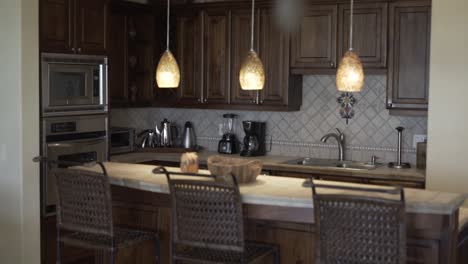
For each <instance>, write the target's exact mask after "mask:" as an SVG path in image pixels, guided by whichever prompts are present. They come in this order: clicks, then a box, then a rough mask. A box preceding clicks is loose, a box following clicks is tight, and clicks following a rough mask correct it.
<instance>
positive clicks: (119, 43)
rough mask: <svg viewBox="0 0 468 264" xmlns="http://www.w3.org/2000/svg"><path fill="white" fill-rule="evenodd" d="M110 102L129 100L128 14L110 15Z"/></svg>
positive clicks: (117, 102)
mask: <svg viewBox="0 0 468 264" xmlns="http://www.w3.org/2000/svg"><path fill="white" fill-rule="evenodd" d="M109 22H110V23H109V24H110V28H109V30H110V31H111V32H113V34H109V43H110V45H109V50H108V51H109V54H108V55H109V69H108V71H109V102H110V104H111V105H116V104H122V103H126V102H127V101H128V100H129V91H128V85H127V74H128V70H127V67H128V58H127V56H126V53H127V52H126V51H127V16H125V15H121V14H113V15H111V16H110V17H109Z"/></svg>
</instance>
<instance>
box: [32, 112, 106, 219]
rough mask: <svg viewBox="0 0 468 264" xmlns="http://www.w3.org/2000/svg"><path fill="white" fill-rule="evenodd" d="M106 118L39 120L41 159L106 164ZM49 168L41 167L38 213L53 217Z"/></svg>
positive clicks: (51, 166)
mask: <svg viewBox="0 0 468 264" xmlns="http://www.w3.org/2000/svg"><path fill="white" fill-rule="evenodd" d="M107 122H108V118H107V116H106V115H90V116H72V117H54V118H45V119H43V120H42V137H43V141H42V142H43V152H44V153H43V155H44V156H46V157H48V158H49V159H50V160H60V161H72V162H83V163H84V162H91V161H107V155H108V154H107V153H108V132H107V131H108V130H107V126H108V124H107ZM54 166H57V165H52V164H43V165H42V173H41V175H42V213H43V215H44V216H47V215H51V214H54V213H55V204H56V194H55V178H54V177H53V175H50V173H49V172H50V169H52V168H53V167H54Z"/></svg>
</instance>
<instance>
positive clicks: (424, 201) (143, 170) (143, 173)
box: [85, 162, 466, 215]
mask: <svg viewBox="0 0 468 264" xmlns="http://www.w3.org/2000/svg"><path fill="white" fill-rule="evenodd" d="M104 164H105V167H106V169H107V172H108V175H109V177H110V181H111V183H112V184H114V185H118V186H123V187H128V188H133V189H138V190H143V191H150V192H155V193H165V194H167V193H169V189H168V186H167V180H166V177H165V175H163V174H159V175H155V174H153V173H152V171H153V169H154V168H156V166H152V165H140V164H129V163H116V162H106V163H104ZM85 169H87V170H94V171H99V170H100V168H99V167H98V166H95V167H92V168H85ZM168 170H169V171H172V172H178V171H179V169H178V168H168ZM200 173H208V171H203V170H201V171H200ZM303 181H304V180H303V179H299V178H289V177H271V176H264V175H260V176H259V177H258V178H257V181H256V182H255V183H252V184H245V185H241V186H240V191H241V195H242V200H243V203H245V204H250V205H268V206H275V207H291V208H312V207H313V205H312V193H311V189H310V188H307V187H303V186H302V183H303ZM339 184H340V185H355V184H350V183H339ZM372 188H385V187H376V186H372ZM340 192H343V191H340ZM405 196H406V211H407V212H408V213H421V214H441V215H450V214H452V213H453V212H455V211H456V210H458V208H459V207H460V206H461V204H462V203H463V201H464V200H465V198H466V197H465V196H464V195H460V194H454V193H445V192H435V191H427V190H418V189H410V188H405Z"/></svg>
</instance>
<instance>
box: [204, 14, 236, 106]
mask: <svg viewBox="0 0 468 264" xmlns="http://www.w3.org/2000/svg"><path fill="white" fill-rule="evenodd" d="M203 13H204V15H203V23H204V26H203V37H204V42H203V50H202V52H203V67H204V74H203V94H202V98H203V103H205V104H207V103H208V104H223V103H228V102H229V85H230V83H229V78H230V71H229V69H230V68H229V67H230V56H229V51H230V12H229V10H227V11H226V9H214V10H211V9H207V10H205V11H204V12H203Z"/></svg>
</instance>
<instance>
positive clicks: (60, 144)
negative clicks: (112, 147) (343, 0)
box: [47, 137, 105, 148]
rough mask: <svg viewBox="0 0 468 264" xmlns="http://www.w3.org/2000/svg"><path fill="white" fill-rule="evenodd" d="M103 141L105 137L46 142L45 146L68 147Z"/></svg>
mask: <svg viewBox="0 0 468 264" xmlns="http://www.w3.org/2000/svg"><path fill="white" fill-rule="evenodd" d="M103 142H105V137H102V138H99V139H93V140H87V139H86V140H76V141H66V142H54V143H47V147H59V148H69V147H73V146H75V145H86V146H90V145H95V144H97V143H103Z"/></svg>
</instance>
